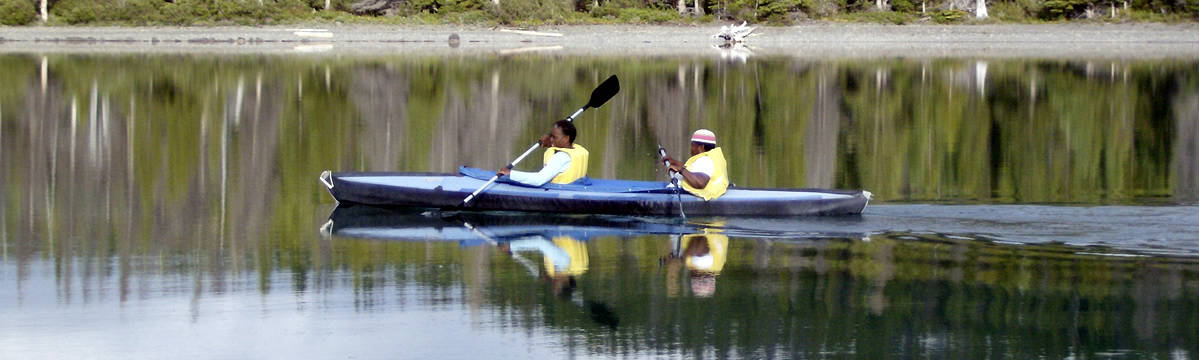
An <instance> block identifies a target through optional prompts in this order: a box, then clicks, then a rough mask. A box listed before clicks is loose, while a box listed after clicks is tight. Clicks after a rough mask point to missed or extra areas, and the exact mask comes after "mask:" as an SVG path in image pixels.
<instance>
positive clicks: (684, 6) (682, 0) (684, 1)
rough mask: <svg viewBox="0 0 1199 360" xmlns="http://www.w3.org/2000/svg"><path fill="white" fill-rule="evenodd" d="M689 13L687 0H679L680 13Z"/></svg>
mask: <svg viewBox="0 0 1199 360" xmlns="http://www.w3.org/2000/svg"><path fill="white" fill-rule="evenodd" d="M686 13H687V0H679V14H686Z"/></svg>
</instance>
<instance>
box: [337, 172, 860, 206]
mask: <svg viewBox="0 0 1199 360" xmlns="http://www.w3.org/2000/svg"><path fill="white" fill-rule="evenodd" d="M592 181H594V182H595V183H594V184H590V185H557V186H555V187H554V188H534V187H526V186H520V185H515V184H509V183H494V184H492V185H490V186H488V188H487V190H485V191H484V192H482V193H480V194H479V195H478V196H477V197H476V198H475V199H474V200H473V201H471V203H470V204H466V205H464V204H463V203H462V200H463V199H465V198H466V196H467V195H470V193H472V192H473V191H475V190H476V189H478V188H480V187H482V186H483V185H484V184H485V183H486V182H487V181H486V180H482V179H478V178H474V177H468V176H462V175H458V174H438V173H395V172H373V173H369V172H368V173H352V172H345V173H331V172H327V171H326V172H325V173H323V174H321V182H322V183H324V185H325V187H326V188H327V189H328V190H329V193H330V194H332V195H333V198H335V199H337V201H338V202H339V203H340V204H343V205H353V204H364V205H372V206H381V207H412V208H436V209H441V210H479V211H493V210H502V211H531V212H548V213H559V214H616V215H654V216H678V215H679V211H680V210H679V209H680V203H681V208H682V211H683V212H684V213H685V214H686V215H688V216H692V215H695V216H815V215H823V216H827V215H854V214H860V213H861V212H862V210H863V209H864V208H865V207H866V205H867V203H868V202H869V193H868V192H864V191H847V190H822V189H753V188H736V187H734V188H729V190H728V191H727V192H726V193H725V194H724V195H723V196H721V197H720V198H717V199H715V200H712V201H704V200H703V199H700V198H698V197H695V196H692V195H690V194H687V193H686V192H684V193H682V194H681V196H680V195H678V194H675V193H674V192H673V190H672V189H667V188H666V183H665V182H660V183H657V182H645V181H623V180H592ZM626 187H627V190H626V189H625V188H626Z"/></svg>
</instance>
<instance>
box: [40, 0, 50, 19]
mask: <svg viewBox="0 0 1199 360" xmlns="http://www.w3.org/2000/svg"><path fill="white" fill-rule="evenodd" d="M49 1H50V0H41V1H39V3H41V15H42V22H46V20H50V14H49V13H47V12H46V3H47V2H49Z"/></svg>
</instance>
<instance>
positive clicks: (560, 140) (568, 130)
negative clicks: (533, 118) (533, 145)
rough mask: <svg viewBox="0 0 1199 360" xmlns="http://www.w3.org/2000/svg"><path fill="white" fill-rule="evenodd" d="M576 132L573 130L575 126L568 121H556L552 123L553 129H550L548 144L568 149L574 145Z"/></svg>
mask: <svg viewBox="0 0 1199 360" xmlns="http://www.w3.org/2000/svg"><path fill="white" fill-rule="evenodd" d="M576 134H578V130H575V124H574V123H572V122H570V121H568V120H558V122H556V123H554V128H553V129H550V144H551V145H554V146H555V147H560V148H569V147H571V145H573V144H574V143H575V135H576Z"/></svg>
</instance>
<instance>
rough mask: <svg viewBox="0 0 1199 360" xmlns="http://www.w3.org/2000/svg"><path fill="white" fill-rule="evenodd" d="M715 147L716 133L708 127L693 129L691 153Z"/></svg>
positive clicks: (702, 151)
mask: <svg viewBox="0 0 1199 360" xmlns="http://www.w3.org/2000/svg"><path fill="white" fill-rule="evenodd" d="M715 148H716V134H715V133H713V132H712V131H711V130H708V129H699V130H695V133H693V134H691V155H692V156H695V155H699V154H700V153H704V152H708V151H711V150H712V149H715Z"/></svg>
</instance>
